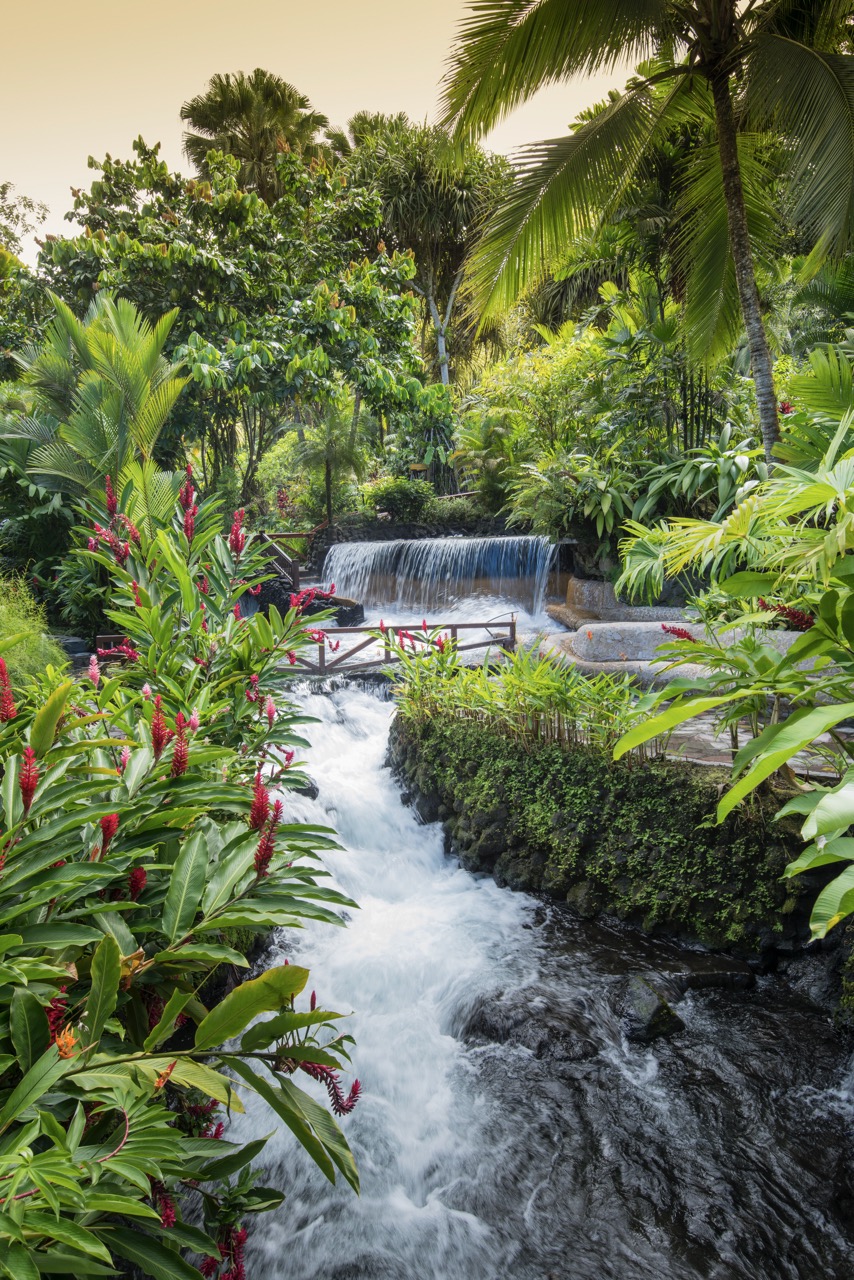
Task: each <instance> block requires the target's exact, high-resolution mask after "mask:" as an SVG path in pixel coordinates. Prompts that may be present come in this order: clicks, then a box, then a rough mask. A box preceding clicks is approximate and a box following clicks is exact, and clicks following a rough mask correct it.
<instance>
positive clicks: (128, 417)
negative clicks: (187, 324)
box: [0, 291, 188, 528]
mask: <svg viewBox="0 0 854 1280" xmlns="http://www.w3.org/2000/svg"><path fill="white" fill-rule="evenodd" d="M50 297H51V301H52V303H53V306H54V308H55V311H56V315H55V316H54V318H53V320H52V321H51V322H50V324H49V325H48V326H47V329H46V331H45V334H44V338H43V340H42V343H41V344H40V345H39V346H37V347H30V348H25V349H24V350H23V351H21V352H18V353H16V354H15V357H14V358H15V360H16V362H17V363H18V365H19V366H20V367H21V369H22V370H23V376H22V379H21V386H22V387H23V389H24V398H25V399H26V400H28V401H29V402H30V403H31V405H32V410H31V412H29V413H26V412H18V413H16V414H12V415H11V416H10V417H9V418H7V419H6V421H5V424H4V427H3V429H2V431H0V440H3V441H4V443H6V445H7V446H11V447H12V448H13V449H14V450H15V452H16V456H17V457H19V459H20V461H21V465H22V467H23V469H24V470H25V471H26V473H27V475H29V476H30V477H31V478H32V479H33V480H35V481H36V483H38V484H39V485H41V486H43V487H44V488H45V489H48V490H52V491H54V492H61V493H66V494H70V495H72V496H74V497H82V496H85V495H86V494H87V493H92V492H95V491H98V490H102V489H103V486H104V480H105V477H106V476H108V475H109V476H111V477H112V480H113V484H114V486H115V488H116V492H117V493H119V494H121V492H122V490H123V489H125V488H126V487H128V486H129V490H128V504H127V505H126V506H125V507H124V510H125V511H126V512H127V513H128V515H130V516H134V517H135V518H137V521H138V523H141V522H145V523H147V524H148V525H149V528H150V527H151V524H152V522H155V523H156V522H158V521H159V520H161V519H162V518H163V517H164V515H165V514H167V513H168V512H170V511H171V508H172V506H173V505H174V501H175V495H176V493H177V487H178V486H177V483H176V477H175V476H174V475H173V473H172V472H164V471H160V470H159V469H158V468H157V465H156V463H155V461H154V448H155V445H156V444H157V440H158V437H159V436H160V433H161V431H162V430H163V427H164V426H165V424H166V421H167V419H168V417H169V414H170V413H171V411H172V408H173V406H174V404H175V402H176V400H177V399H178V396H179V395H180V394H181V391H182V390H183V388H184V386H185V385H186V383H187V382H188V379H187V378H184V377H180V376H179V374H180V366H178V365H175V364H170V362H169V361H168V360H167V359H166V358H165V357H164V355H163V348H164V346H165V344H166V341H167V339H168V337H169V333H170V330H171V329H172V326H173V324H174V323H175V320H176V318H177V315H178V312H177V310H175V311H171V312H169V314H168V315H165V316H163V317H162V318H161V319H160V320H158V321H157V323H156V324H153V325H152V324H149V323H148V321H147V320H146V319H145V318H144V317H143V316H142V315H141V314H140V313H139V311H137V309H136V307H135V306H134V305H133V303H132V302H129V301H128V300H127V299H124V298H120V299H119V300H118V301H115V300H114V299H113V298H112V296H111V295H110V294H109V293H108V292H106V291H105V292H103V293H100V294H98V296H97V298H96V299H95V301H94V302H93V303H92V305H91V306H90V308H89V311H88V312H87V314H86V316H85V317H84V319H83V320H78V319H77V317H76V316H75V315H74V313H73V312H72V311H71V310H70V308H69V307H67V306H66V304H65V303H64V302H62V301H61V299H59V298H57V297H55V296H54V295H52V294H51V295H50Z"/></svg>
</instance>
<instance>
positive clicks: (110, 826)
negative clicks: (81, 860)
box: [100, 813, 119, 858]
mask: <svg viewBox="0 0 854 1280" xmlns="http://www.w3.org/2000/svg"><path fill="white" fill-rule="evenodd" d="M100 825H101V857H102V858H103V856H104V854H105V853H106V852H107V850H108V849H109V847H110V843H111V841H112V839H113V836H114V835H115V834H116V832H117V831H118V829H119V815H118V814H117V813H105V814H104V816H103V818H102V819H101V823H100Z"/></svg>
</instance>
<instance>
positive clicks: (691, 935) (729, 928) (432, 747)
mask: <svg viewBox="0 0 854 1280" xmlns="http://www.w3.org/2000/svg"><path fill="white" fill-rule="evenodd" d="M392 760H393V762H394V763H395V765H396V767H397V768H398V769H399V770H400V771H401V772H402V774H403V777H404V779H405V783H406V784H408V785H409V786H410V787H411V788H412V789H413V790H414V792H415V793H416V795H417V796H419V797H420V807H421V808H422V810H423V809H424V806H425V805H429V806H432V807H431V809H430V810H429V812H430V813H431V816H439V817H441V818H443V819H444V820H445V823H446V830H447V832H448V834H449V836H450V838H451V840H452V842H453V846H452V847H453V848H454V849H455V851H458V852H459V855H460V857H461V859H462V861H463V863H464V865H466V866H468V867H470V868H471V869H472V870H477V871H491V872H492V873H493V874H494V875H495V877H496V878H497V879H498V881H499V883H501V884H507V885H510V886H512V887H513V888H517V889H524V890H527V891H528V892H534V893H543V892H545V893H548V894H550V895H552V896H554V897H557V898H560V899H562V900H565V901H567V902H568V903H569V904H570V905H571V906H573V907H574V908H576V909H577V910H578V911H580V912H581V913H582V914H583V915H585V916H594V915H597V914H603V915H607V916H611V917H613V916H614V915H616V916H618V917H619V918H620V919H624V920H629V921H632V922H634V923H636V924H638V925H640V926H641V927H643V928H644V929H648V930H651V931H656V930H659V929H661V930H666V931H667V932H668V933H669V934H673V933H677V934H680V935H681V936H683V937H685V938H688V939H691V940H698V941H701V942H704V943H705V944H706V945H709V946H713V947H727V946H736V947H737V948H738V949H743V950H744V951H746V952H748V953H749V952H750V951H755V950H757V949H759V948H760V947H763V946H766V945H767V944H768V940H769V938H773V937H779V936H780V935H782V934H783V933H784V932H788V931H789V930H791V931H793V932H794V931H795V930H796V928H797V927H798V918H797V916H795V915H793V913H792V907H793V906H794V905H795V902H796V894H797V890H796V889H795V890H793V888H792V887H791V886H789V885H786V884H784V883H783V882H782V881H781V879H780V877H781V875H782V871H783V869H784V867H785V865H786V860H787V857H788V856H789V852H788V847H789V843H790V837H787V835H786V833H785V831H784V830H782V829H777V828H775V827H774V826H773V824H769V823H768V822H767V815H766V813H765V812H764V811H757V812H754V813H751V814H738V815H732V816H731V817H730V818H729V819H728V820H727V822H726V823H725V824H724V825H723V826H722V827H714V826H709V825H708V821H707V818H708V814H709V812H710V810H712V809H713V808H714V804H715V801H716V798H717V795H718V789H719V787H720V786H721V784H722V782H723V780H724V778H725V774H724V772H723V771H722V770H711V769H701V768H698V767H696V766H691V765H686V764H680V763H677V762H674V761H662V760H649V761H645V762H629V763H627V762H621V763H619V764H614V763H613V762H611V763H609V762H608V760H607V756H605V755H603V754H602V752H601V751H599V750H597V749H591V748H590V747H588V746H582V745H575V746H569V745H566V744H564V745H562V746H559V745H557V744H552V745H549V744H547V743H545V742H541V743H538V744H536V745H533V746H532V748H531V750H530V751H524V750H521V749H520V747H519V745H518V744H517V743H516V742H515V741H514V740H513V739H512V738H510V737H509V736H508V734H507V732H506V731H505V730H504V728H503V727H500V726H498V725H495V724H491V723H489V722H486V723H483V722H473V721H472V720H471V719H468V718H462V719H461V718H459V717H457V716H454V717H451V716H447V715H437V716H430V717H429V718H427V719H425V720H423V721H417V722H415V721H412V720H411V719H405V720H404V719H398V720H397V721H395V724H394V727H393V730H392Z"/></svg>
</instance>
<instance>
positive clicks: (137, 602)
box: [130, 578, 142, 609]
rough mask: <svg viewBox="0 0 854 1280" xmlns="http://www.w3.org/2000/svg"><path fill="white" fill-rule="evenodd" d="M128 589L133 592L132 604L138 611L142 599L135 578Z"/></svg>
mask: <svg viewBox="0 0 854 1280" xmlns="http://www.w3.org/2000/svg"><path fill="white" fill-rule="evenodd" d="M130 589H131V591H132V592H133V602H134V604H135V605H136V607H137V609H140V608H141V607H142V597H141V596H140V594H139V583H138V582H137V580H136V578H133V579H132V581H131V584H130Z"/></svg>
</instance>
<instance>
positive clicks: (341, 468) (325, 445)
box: [294, 400, 364, 524]
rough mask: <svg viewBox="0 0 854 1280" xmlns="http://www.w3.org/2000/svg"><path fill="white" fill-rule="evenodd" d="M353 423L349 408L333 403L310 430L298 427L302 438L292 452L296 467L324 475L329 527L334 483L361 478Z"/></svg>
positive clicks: (361, 470) (357, 443) (361, 464)
mask: <svg viewBox="0 0 854 1280" xmlns="http://www.w3.org/2000/svg"><path fill="white" fill-rule="evenodd" d="M356 421H358V420H356ZM353 423H354V414H353V410H352V407H351V406H350V405H348V404H346V403H344V402H343V400H342V401H332V402H330V403H329V404H328V405H326V406H325V407H324V408H323V410H322V411H321V413H320V414H319V416H318V418H317V419H316V421H315V422H314V425H313V427H311V428H310V429H307V428H306V429H304V428H300V430H301V431H302V438H301V439H300V440H299V441H298V443H297V445H296V448H295V449H294V459H295V461H296V462H297V464H298V465H299V466H301V467H304V468H305V469H306V470H307V471H320V472H322V473H323V487H324V492H325V498H326V519H327V521H328V523H329V524H332V515H333V511H332V485H333V483H334V481H335V480H336V479H338V478H339V477H340V476H345V475H355V476H356V477H357V479H358V478H361V476H362V475H363V469H364V458H363V455H362V451H361V449H360V448H359V442H358V436H357V434H356V431H354V427H353ZM297 429H298V428H296V427H294V430H297Z"/></svg>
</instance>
